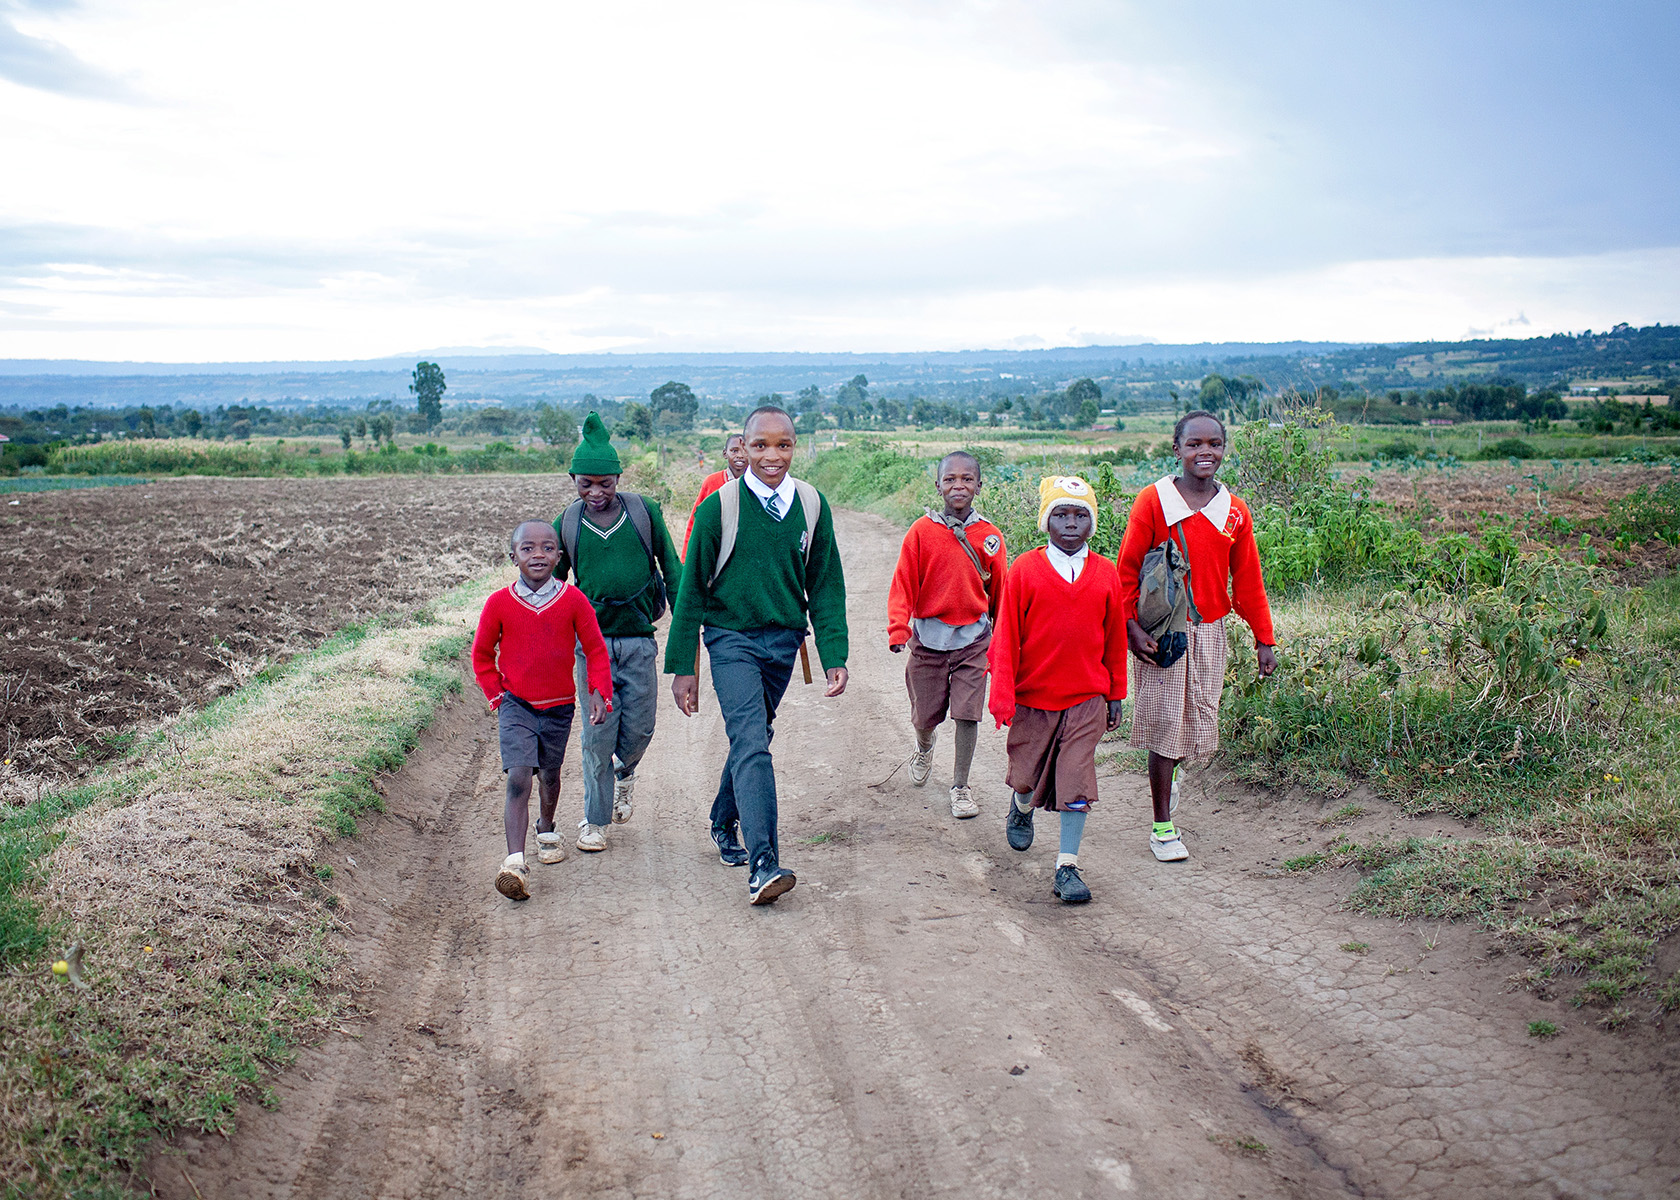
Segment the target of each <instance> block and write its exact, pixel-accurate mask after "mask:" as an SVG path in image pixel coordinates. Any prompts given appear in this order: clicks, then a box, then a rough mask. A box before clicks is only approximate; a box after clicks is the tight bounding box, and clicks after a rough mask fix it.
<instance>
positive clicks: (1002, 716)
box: [992, 708, 1015, 729]
mask: <svg viewBox="0 0 1680 1200" xmlns="http://www.w3.org/2000/svg"><path fill="white" fill-rule="evenodd" d="M1014 719H1015V714H1014V712H1012V711H1005V710H1004V709H1001V708H994V709H992V720H994V721H996V722H997V727H998V728H999V729H1004V728H1006V727H1007V726H1008V725H1009V722H1010V721H1012V720H1014Z"/></svg>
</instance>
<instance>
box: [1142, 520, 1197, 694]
mask: <svg viewBox="0 0 1680 1200" xmlns="http://www.w3.org/2000/svg"><path fill="white" fill-rule="evenodd" d="M1137 621H1138V624H1139V625H1141V626H1143V631H1144V632H1145V633H1147V634H1148V635H1149V636H1150V637H1151V638H1152V639H1154V641H1155V645H1156V651H1155V658H1154V663H1155V665H1156V666H1158V667H1163V668H1165V667H1170V666H1172V665H1173V664H1174V663H1175V662H1177V661H1178V660H1179V659H1181V658H1183V657H1184V652H1185V650H1186V649H1188V648H1189V645H1190V637H1189V632H1188V631H1189V628H1190V626H1191V625H1200V624H1201V623H1202V614H1201V613H1200V612H1198V611H1197V609H1196V598H1195V596H1193V595H1192V594H1191V592H1190V547H1189V543H1188V542H1187V541H1185V540H1184V522H1183V521H1180V522H1179V523H1178V524H1176V525H1173V526H1171V527H1170V528H1169V529H1168V530H1167V536H1166V540H1164V541H1163V542H1162V543H1161V544H1160V545H1158V546H1155V547H1154V548H1152V549H1151V550H1150V551H1149V553H1147V554H1145V555H1144V556H1143V566H1142V567H1140V568H1139V569H1138V608H1137Z"/></svg>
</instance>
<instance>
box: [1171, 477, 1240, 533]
mask: <svg viewBox="0 0 1680 1200" xmlns="http://www.w3.org/2000/svg"><path fill="white" fill-rule="evenodd" d="M1155 495H1156V496H1158V497H1159V498H1160V500H1161V514H1162V515H1163V516H1165V517H1166V519H1167V524H1168V525H1177V524H1178V523H1179V522H1180V521H1187V520H1189V519H1190V518H1191V517H1193V516H1195V515H1196V510H1195V509H1193V508H1191V507H1190V506H1189V505H1188V504H1186V503H1185V502H1184V497H1183V496H1181V495H1179V492H1178V485H1177V484H1175V483H1174V482H1173V481H1172V476H1171V475H1168V476H1167V477H1166V478H1165V479H1162V480H1160V481H1159V482H1158V483H1156V485H1155ZM1201 513H1202V516H1204V517H1206V518H1207V519H1208V520H1209V521H1211V522H1212V523H1213V527H1214V528H1215V529H1217V530H1219V532H1221V533H1224V532H1225V522H1226V520H1227V519H1228V518H1229V517H1230V515H1231V492H1230V489H1228V488H1227V487H1226V486H1225V485H1224V484H1223V483H1221V484H1219V490H1218V491H1217V492H1215V493H1214V494H1213V499H1212V500H1209V501H1208V502H1207V507H1205V508H1203V509H1202V510H1201Z"/></svg>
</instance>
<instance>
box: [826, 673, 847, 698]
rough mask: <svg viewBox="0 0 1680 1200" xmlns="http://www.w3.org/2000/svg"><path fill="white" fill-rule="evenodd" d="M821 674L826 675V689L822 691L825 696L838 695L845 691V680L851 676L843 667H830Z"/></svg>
mask: <svg viewBox="0 0 1680 1200" xmlns="http://www.w3.org/2000/svg"><path fill="white" fill-rule="evenodd" d="M823 674H824V675H826V676H827V677H828V690H827V691H825V692H824V693H823V695H824V696H825V697H826V696H838V695H839V694H840V693H841V692H843V691H845V690H846V681H847V680H848V679H849V678H851V676H850V674H849V673H848V672H847V670H846V668H845V667H830V668H829V669H828V670H826V671H824V672H823Z"/></svg>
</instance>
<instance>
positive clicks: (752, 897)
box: [747, 855, 797, 904]
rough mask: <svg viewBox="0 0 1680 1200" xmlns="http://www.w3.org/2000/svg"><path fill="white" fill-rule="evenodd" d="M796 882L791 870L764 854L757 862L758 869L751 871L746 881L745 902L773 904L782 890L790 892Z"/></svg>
mask: <svg viewBox="0 0 1680 1200" xmlns="http://www.w3.org/2000/svg"><path fill="white" fill-rule="evenodd" d="M796 882H797V880H796V879H795V878H794V874H793V872H792V871H789V870H788V869H787V868H785V867H778V866H777V865H776V864H775V863H774V862H772V861H770V856H769V855H765V856H764V859H763V861H761V862H760V863H759V864H758V870H756V871H754V872H753V873H752V879H751V880H749V881H748V882H747V903H749V904H774V903H775V902H776V897H778V896H780V895H781V894H782V893H784V892H791V891H792V890H793V885H794V884H795V883H796Z"/></svg>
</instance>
